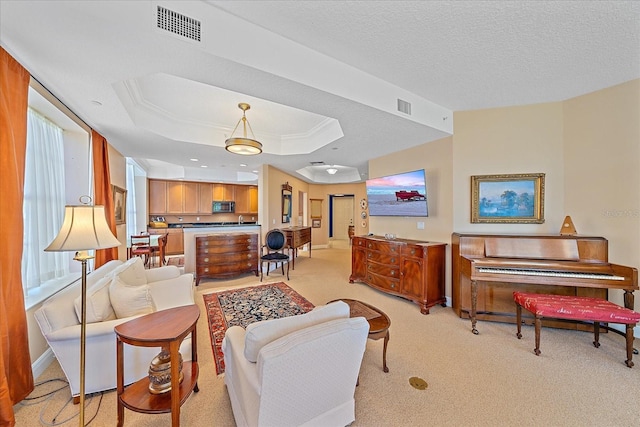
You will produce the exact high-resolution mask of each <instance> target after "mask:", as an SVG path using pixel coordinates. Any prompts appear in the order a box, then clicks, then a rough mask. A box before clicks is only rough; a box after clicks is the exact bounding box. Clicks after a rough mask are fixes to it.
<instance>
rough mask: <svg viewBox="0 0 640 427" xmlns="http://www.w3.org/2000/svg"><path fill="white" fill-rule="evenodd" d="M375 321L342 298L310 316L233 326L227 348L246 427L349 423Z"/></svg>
mask: <svg viewBox="0 0 640 427" xmlns="http://www.w3.org/2000/svg"><path fill="white" fill-rule="evenodd" d="M368 332H369V324H368V323H367V321H366V320H365V319H364V318H363V317H355V318H349V306H348V305H347V304H345V303H344V302H342V301H338V302H334V303H331V304H327V305H326V306H320V307H316V308H315V309H314V310H312V311H311V312H309V313H306V314H303V315H299V316H292V317H285V318H282V319H274V320H266V321H263V322H257V323H253V324H251V325H249V326H248V327H247V329H246V331H245V330H244V329H243V328H241V327H239V326H233V327H231V328H229V329H228V330H227V332H226V335H225V338H224V340H223V343H222V349H223V353H224V361H225V384H226V385H227V390H228V392H229V397H230V399H231V406H232V409H233V415H234V418H235V421H236V424H237V426H238V427H244V426H250V427H257V426H274V427H275V426H277V427H285V426H303V425H304V426H322V427H327V426H346V425H348V424H350V423H352V422H353V421H354V420H355V399H354V393H355V387H356V383H357V380H358V372H359V371H360V364H361V362H362V357H363V355H364V350H365V347H366V341H367V335H368Z"/></svg>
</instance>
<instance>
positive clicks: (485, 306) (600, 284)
mask: <svg viewBox="0 0 640 427" xmlns="http://www.w3.org/2000/svg"><path fill="white" fill-rule="evenodd" d="M451 240H452V242H451V248H452V251H451V256H452V270H453V276H452V306H453V309H454V311H455V312H456V313H457V314H458V316H460V317H469V318H470V319H471V324H472V331H473V333H475V334H477V333H478V331H477V329H476V322H477V320H478V319H480V320H489V321H500V322H511V323H514V322H515V311H516V309H515V304H514V302H513V295H512V294H513V291H515V290H518V291H522V292H537V293H549V294H557V295H575V296H590V297H594V298H602V299H608V298H607V297H608V290H609V289H621V290H623V291H624V303H625V307H627V308H630V309H633V308H634V297H633V291H634V290H636V289H638V272H637V269H635V268H633V267H627V266H623V265H617V264H611V263H609V262H608V242H607V240H606V239H604V238H602V237H587V236H577V235H565V236H560V235H528V236H517V235H481V234H461V233H453V235H452V239H451ZM529 321H530V319H529ZM546 324H547V326H553V327H563V328H571V329H581V330H589V329H590V328H591V327H590V326H586V325H581V324H577V323H575V322H572V323H568V322H566V321H562V320H549V321H548V322H547V323H546Z"/></svg>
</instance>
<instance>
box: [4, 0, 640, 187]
mask: <svg viewBox="0 0 640 427" xmlns="http://www.w3.org/2000/svg"><path fill="white" fill-rule="evenodd" d="M158 4H159V5H162V6H164V7H167V8H173V9H176V10H178V11H179V12H181V13H184V14H185V15H188V16H190V17H193V18H196V19H198V20H201V21H202V33H203V42H202V43H200V44H197V43H193V42H185V41H184V40H181V39H180V38H179V37H177V36H174V35H168V34H166V32H165V33H162V32H160V30H157V29H156V28H154V25H155V23H154V11H155V6H156V5H158ZM0 19H1V21H0V43H1V44H2V46H3V47H4V48H5V49H7V50H8V51H9V52H10V53H11V54H12V55H13V56H14V57H16V58H17V59H18V60H19V61H20V62H21V63H22V64H23V65H24V66H25V67H27V68H28V69H29V70H30V71H31V72H32V74H33V75H34V76H35V77H36V78H37V79H38V80H39V81H41V82H42V83H43V84H44V85H45V86H46V87H48V88H49V89H50V90H51V91H52V92H53V93H54V94H55V95H57V96H58V97H59V98H60V99H61V100H62V101H63V102H64V103H65V104H66V105H67V106H69V108H71V110H73V111H74V112H76V113H77V114H78V115H79V116H80V117H81V118H82V119H83V120H84V121H86V122H87V123H88V124H89V125H91V126H92V127H93V128H95V129H96V130H97V131H99V132H100V133H102V134H103V135H104V136H105V137H106V138H107V139H108V140H109V142H110V143H111V144H112V145H114V147H116V149H118V150H119V151H120V152H121V153H122V154H123V155H125V156H130V157H134V158H138V159H141V160H142V161H143V163H144V159H150V160H149V162H148V163H147V164H148V165H163V164H167V165H169V164H170V165H173V166H174V167H170V168H169V167H168V168H167V170H171V171H172V173H174V175H175V176H172V177H174V178H179V177H183V178H186V179H204V180H214V179H220V180H225V181H234V180H236V181H239V180H241V178H240V177H241V176H243V177H244V176H248V175H251V176H253V175H252V174H247V172H250V171H252V170H257V169H258V168H259V167H260V165H261V164H271V165H274V166H275V167H277V168H279V169H282V170H284V171H286V172H288V173H291V174H292V175H294V176H298V177H299V178H300V179H303V180H306V181H313V178H309V176H311V177H313V176H314V175H313V174H307V175H300V174H297V173H296V171H297V170H299V169H302V168H305V167H308V166H309V165H310V162H317V161H324V162H325V163H326V164H336V165H340V166H345V167H351V168H355V169H356V170H358V171H359V172H360V176H361V177H362V178H366V177H367V176H366V173H367V170H368V163H367V161H368V160H369V159H371V158H375V157H379V156H383V155H385V154H387V153H390V152H393V151H397V150H400V149H404V148H409V147H411V146H415V145H417V144H422V143H425V142H429V141H432V140H435V139H438V138H442V137H443V136H446V135H448V134H450V130H449V129H451V126H452V124H451V120H447V119H449V118H450V117H449V115H450V114H448V113H447V112H451V111H461V110H472V109H482V108H493V107H503V106H512V105H526V104H533V103H541V102H553V101H561V100H564V99H568V98H572V97H575V96H578V95H582V94H585V93H589V92H592V91H595V90H599V89H602V88H605V87H609V86H612V85H615V84H618V83H622V82H625V81H629V80H632V79H635V78H639V77H640V4H639V2H629V1H627V2H616V1H597V2H596V1H578V2H570V1H557V2H545V1H531V2H523V1H496V2H492V1H413V2H404V1H223V2H220V1H208V2H202V1H134V2H114V1H90V2H79V1H67V2H62V1H55V0H54V1H47V2H42V1H28V0H23V1H19V2H18V1H12V2H8V1H0ZM156 73H164V74H167V75H170V76H174V77H177V78H180V79H186V80H190V81H193V82H197V83H198V84H203V85H208V86H210V87H213V88H220V89H223V90H224V91H229V92H235V93H236V94H240V95H236V97H235V98H233V97H232V98H229V99H226V98H224V99H223V97H220V99H217V98H216V101H217V102H225V103H226V104H225V105H230V107H229V108H228V110H229V111H231V113H230V116H231V117H232V119H231V118H225V119H223V118H222V117H221V116H220V115H215V117H214V115H213V113H212V114H211V116H212V119H211V120H212V124H213V123H215V124H216V125H220V124H224V123H222V122H229V123H228V126H229V127H231V128H232V127H233V126H234V125H235V123H236V122H237V119H238V118H239V114H240V111H239V110H238V109H237V106H236V105H237V103H238V102H243V101H244V100H243V99H241V98H242V94H245V95H247V96H250V97H253V98H257V99H262V100H265V101H268V102H267V103H265V105H268V104H269V103H275V104H281V105H282V106H285V107H290V108H293V109H297V110H303V111H308V112H310V113H313V114H316V115H320V116H324V117H329V118H332V119H336V120H337V121H338V122H339V125H340V128H341V129H342V132H343V133H344V136H343V137H342V138H339V139H338V140H337V141H335V142H333V143H330V144H328V145H326V146H324V147H322V148H319V149H317V150H315V151H313V152H312V153H310V154H302V155H284V156H283V155H276V154H261V155H259V156H253V157H242V158H240V157H239V156H236V155H232V154H229V153H227V152H226V151H225V150H224V149H223V148H221V147H220V146H211V145H206V144H198V143H192V142H187V141H185V140H181V139H180V138H176V137H169V136H167V135H158V134H157V133H154V132H151V131H149V130H148V129H144V128H142V127H140V126H136V124H135V120H134V118H135V117H133V116H132V114H131V112H130V111H128V110H127V108H125V106H124V105H123V102H122V100H121V98H119V97H118V95H117V93H116V92H117V89H118V85H122V84H123V82H126V81H131V80H132V79H142V78H146V77H148V76H150V75H154V74H156ZM175 89H176V88H167V93H171V97H172V99H175V101H176V102H175V105H176V106H177V105H183V106H184V109H185V110H188V109H189V108H191V107H193V106H195V105H198V106H199V111H198V112H197V113H199V115H198V117H199V119H198V120H199V121H200V122H202V120H203V117H204V118H206V117H208V115H207V114H202V111H200V110H201V108H205V107H203V106H205V105H206V102H203V100H202V99H197V98H194V97H193V96H194V95H190V96H191V98H188V97H186V95H185V94H183V93H181V91H179V90H175ZM203 93H204V91H203ZM238 96H240V99H238ZM396 97H397V98H402V99H405V100H409V101H411V102H412V104H413V105H414V110H415V115H414V117H406V116H403V115H402V114H399V113H397V112H396V111H393V110H392V109H391V108H387V106H386V105H385V104H384V103H385V102H387V101H389V98H391V101H393V102H395V101H396ZM96 100H97V101H100V102H101V103H102V106H101V107H97V106H96V105H95V104H94V103H92V101H96ZM178 101H179V102H178ZM156 104H159V103H156ZM169 105H171V104H170V103H169ZM423 107H424V108H423ZM218 108H219V106H218ZM394 108H395V106H394ZM425 111H426V112H425ZM182 113H184V114H182ZM173 114H174V115H180V116H181V117H182V118H183V121H187V122H188V120H189V118H188V111H185V112H180V111H173ZM261 114H262V115H261ZM269 114H271V111H269V109H268V107H264V108H263V109H262V111H261V109H257V108H252V110H250V112H248V113H247V116H248V118H249V120H250V122H251V124H252V126H253V128H254V129H253V130H254V131H255V133H256V134H258V133H259V132H260V129H259V128H258V126H257V124H258V123H261V122H262V123H282V125H283V128H287V129H291V122H290V121H288V119H287V117H286V116H283V115H282V114H278V115H276V116H269ZM420 114H422V116H420ZM195 116H196V113H194V120H195ZM419 116H420V117H419ZM443 120H444V122H443ZM447 126H448V127H447ZM265 127H266V125H265ZM268 131H269V132H271V133H272V132H276V133H277V132H278V131H277V130H276V131H274V130H273V129H272V127H271V126H269V129H268ZM281 132H283V133H285V131H284V130H282V131H281ZM218 145H219V144H218ZM194 157H196V158H199V159H201V162H202V163H206V165H207V166H208V168H207V169H206V171H203V170H201V169H199V168H196V167H194V165H193V162H192V161H191V160H190V159H191V158H194ZM241 163H242V164H245V165H246V166H240V164H241ZM325 167H326V166H325ZM341 180H342V178H341V176H340V173H338V174H336V175H333V176H331V178H330V181H329V182H341Z"/></svg>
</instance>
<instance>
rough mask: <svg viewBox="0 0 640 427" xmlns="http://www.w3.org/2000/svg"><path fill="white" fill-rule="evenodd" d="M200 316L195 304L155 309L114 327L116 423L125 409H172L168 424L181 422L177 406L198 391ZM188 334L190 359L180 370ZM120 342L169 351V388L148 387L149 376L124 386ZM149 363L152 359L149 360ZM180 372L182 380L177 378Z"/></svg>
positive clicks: (122, 419)
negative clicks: (154, 389)
mask: <svg viewBox="0 0 640 427" xmlns="http://www.w3.org/2000/svg"><path fill="white" fill-rule="evenodd" d="M199 317H200V310H199V309H198V306H197V305H195V304H194V305H186V306H182V307H175V308H171V309H168V310H161V311H156V312H155V313H151V314H147V315H146V316H141V317H138V318H136V319H133V320H130V321H128V322H125V323H122V324H120V325H118V326H116V327H115V328H114V330H115V333H116V346H117V349H116V350H117V394H118V398H117V400H118V426H122V425H123V424H124V408H125V407H126V408H128V409H130V410H132V411H136V412H142V413H145V414H160V413H166V412H171V425H172V426H179V425H180V406H181V405H182V404H183V403H184V402H185V400H186V399H187V397H189V396H190V395H191V392H192V391H196V392H197V391H198V351H197V341H196V340H197V334H196V324H197V322H198V318H199ZM189 334H191V361H189V362H184V363H183V364H182V372H181V371H180V363H179V360H180V352H179V350H180V344H181V343H182V341H183V340H184V338H185V337H186V336H187V335H189ZM123 344H129V345H135V346H141V347H161V348H162V352H161V354H162V353H164V354H167V353H168V354H169V360H170V364H171V367H170V373H171V374H170V375H171V387H167V388H166V391H165V392H162V393H153V392H151V391H150V390H149V383H150V380H149V378H148V377H144V378H141V379H140V380H138V381H136V382H134V383H133V384H131V385H129V386H127V387H125V386H124V362H125V361H124V354H123V348H124V346H123ZM150 362H151V361H150ZM181 374H182V377H183V379H182V382H180V377H181Z"/></svg>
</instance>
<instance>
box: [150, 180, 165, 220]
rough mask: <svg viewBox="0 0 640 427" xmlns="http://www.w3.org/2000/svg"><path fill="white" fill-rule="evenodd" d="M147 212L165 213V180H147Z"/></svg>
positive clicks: (153, 213)
mask: <svg viewBox="0 0 640 427" xmlns="http://www.w3.org/2000/svg"><path fill="white" fill-rule="evenodd" d="M149 213H150V214H152V215H155V214H166V213H167V182H166V181H157V180H154V179H150V180H149Z"/></svg>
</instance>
